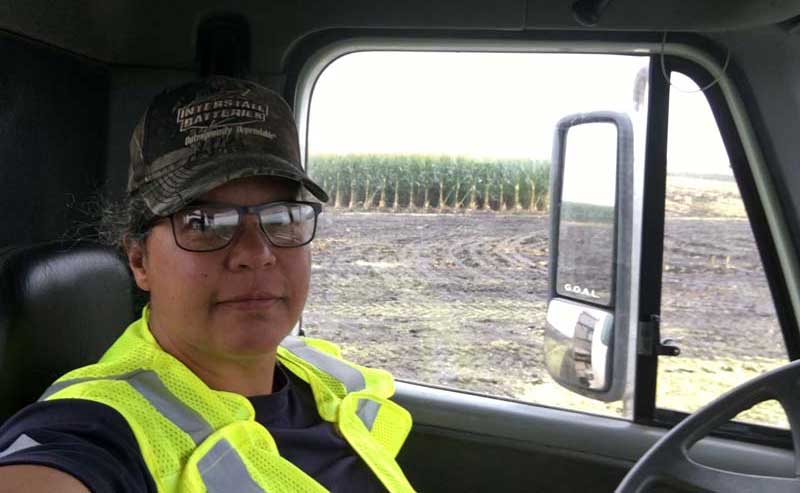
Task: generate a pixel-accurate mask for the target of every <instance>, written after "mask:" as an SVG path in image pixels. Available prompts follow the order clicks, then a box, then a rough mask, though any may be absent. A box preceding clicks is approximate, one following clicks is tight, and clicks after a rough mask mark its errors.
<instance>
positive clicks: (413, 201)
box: [308, 154, 550, 212]
mask: <svg viewBox="0 0 800 493" xmlns="http://www.w3.org/2000/svg"><path fill="white" fill-rule="evenodd" d="M308 170H309V173H310V175H311V177H312V179H313V180H314V181H315V182H317V183H318V184H320V185H321V186H322V187H323V188H324V189H325V190H326V191H327V192H328V194H329V195H330V201H329V202H328V205H330V206H333V207H336V208H340V209H349V210H372V211H398V210H403V211H415V212H444V211H456V210H492V211H510V212H511V211H519V212H523V211H528V212H534V211H545V210H547V203H548V186H549V180H550V163H549V162H547V161H533V160H525V159H515V160H489V159H475V158H466V157H457V156H437V155H402V154H401V155H394V154H392V155H389V154H346V155H316V156H311V157H310V159H309V165H308Z"/></svg>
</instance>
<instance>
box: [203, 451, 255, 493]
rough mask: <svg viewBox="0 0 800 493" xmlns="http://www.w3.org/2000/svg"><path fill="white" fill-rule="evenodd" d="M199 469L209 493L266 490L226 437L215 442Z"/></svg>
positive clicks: (238, 492) (244, 492) (252, 492)
mask: <svg viewBox="0 0 800 493" xmlns="http://www.w3.org/2000/svg"><path fill="white" fill-rule="evenodd" d="M197 469H198V470H199V471H200V477H202V478H203V483H205V485H206V489H207V490H208V493H228V492H230V491H235V492H236V493H263V492H264V490H263V489H261V487H260V486H258V484H257V483H256V482H255V481H253V478H251V477H250V473H248V472H247V468H246V467H245V465H244V461H242V458H241V457H240V456H239V453H238V452H236V449H234V448H233V447H232V446H231V444H230V442H228V441H227V440H225V439H224V438H223V439H222V440H220V441H218V442H217V443H215V444H214V446H213V447H212V448H211V450H209V451H208V452H207V453H206V455H204V456H203V458H202V459H200V461H199V462H198V463H197ZM234 485H235V486H234ZM232 488H233V489H232Z"/></svg>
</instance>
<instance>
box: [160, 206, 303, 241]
mask: <svg viewBox="0 0 800 493" xmlns="http://www.w3.org/2000/svg"><path fill="white" fill-rule="evenodd" d="M242 209H246V210H247V211H248V212H253V213H256V214H258V218H259V223H260V225H261V230H262V231H263V232H264V234H266V236H267V238H268V239H269V241H270V243H272V244H273V245H274V246H279V247H296V246H302V245H305V244H306V243H308V242H310V241H311V240H312V238H313V237H314V231H315V230H316V222H317V211H316V210H315V209H314V207H313V206H312V205H310V204H306V203H281V204H265V205H263V206H254V207H250V208H241V209H237V208H235V207H224V206H206V205H203V206H196V207H190V208H187V209H184V210H182V211H179V212H177V213H175V215H174V216H173V220H172V225H173V232H174V233H175V240H176V241H177V243H178V246H180V247H181V248H184V249H186V250H191V251H198V252H202V251H210V250H218V249H220V248H224V247H225V246H227V245H228V243H230V242H231V240H232V239H233V237H234V236H235V235H236V232H237V231H238V229H239V225H240V223H241V216H242V212H243V210H242Z"/></svg>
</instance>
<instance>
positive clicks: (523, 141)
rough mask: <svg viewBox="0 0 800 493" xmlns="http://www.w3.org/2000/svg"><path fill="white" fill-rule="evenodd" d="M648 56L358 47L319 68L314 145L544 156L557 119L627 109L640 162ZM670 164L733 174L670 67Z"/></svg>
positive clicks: (709, 125) (685, 84)
mask: <svg viewBox="0 0 800 493" xmlns="http://www.w3.org/2000/svg"><path fill="white" fill-rule="evenodd" d="M648 61H649V59H648V57H639V56H621V55H585V54H533V53H458V52H449V53H433V52H427V53H425V52H416V53H415V52H361V53H353V54H349V55H345V56H343V57H341V58H339V59H337V60H336V61H334V62H333V63H332V64H331V65H329V66H328V67H327V68H326V69H325V71H324V72H323V73H322V75H321V76H320V78H319V80H318V81H317V84H316V86H315V88H314V92H313V95H312V99H311V112H310V119H309V154H310V155H314V154H322V153H336V154H347V153H419V154H451V155H465V156H475V157H493V158H530V159H544V160H549V159H550V156H551V152H552V141H553V132H554V128H555V125H556V122H558V120H559V119H561V118H562V117H564V116H566V115H569V114H572V113H579V112H589V111H596V110H612V111H618V112H624V113H627V114H629V116H630V117H631V120H632V122H633V124H634V141H635V147H636V148H637V150H638V152H637V159H639V160H640V159H641V154H642V153H641V150H642V149H643V146H642V144H643V142H644V133H645V132H644V121H645V120H644V118H645V111H646V108H641V109H639V110H638V111H637V109H636V107H635V105H634V98H633V94H634V81H635V79H636V76H637V73H638V72H639V71H640V70H643V69H646V67H647V65H648ZM673 84H674V86H673V87H674V89H673V90H672V91H671V101H670V126H669V133H670V143H669V151H668V160H669V170H670V173H698V174H730V171H729V163H728V159H727V155H726V154H725V150H724V148H723V147H722V142H721V139H720V137H719V132H718V131H717V129H716V125H715V123H714V121H713V116H712V115H711V112H710V110H709V108H708V103H707V102H706V100H705V98H704V96H703V94H702V93H700V92H686V91H692V90H696V89H697V88H696V86H694V84H693V83H692V82H691V80H689V79H688V78H686V77H684V76H680V75H679V74H675V75H674V76H673Z"/></svg>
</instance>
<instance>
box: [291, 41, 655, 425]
mask: <svg viewBox="0 0 800 493" xmlns="http://www.w3.org/2000/svg"><path fill="white" fill-rule="evenodd" d="M648 64H649V58H648V57H644V56H643V57H633V56H611V55H577V54H521V53H515V54H502V53H431V52H427V53H410V52H362V53H355V54H350V55H347V56H344V57H341V58H339V59H337V60H336V61H335V62H333V63H332V64H331V65H329V66H328V68H326V69H325V71H324V72H323V73H322V75H321V76H320V77H319V79H318V80H317V82H316V84H315V86H314V93H313V96H312V99H311V104H310V114H309V128H308V137H309V139H308V145H309V147H308V156H309V158H308V168H309V171H310V173H311V174H312V176H313V177H314V178H315V180H317V182H318V183H321V184H323V186H324V187H325V188H326V189H327V190H328V192H329V193H330V195H331V201H330V203H329V204H328V206H327V208H326V210H325V213H324V214H323V217H322V218H321V224H320V230H319V233H318V237H317V239H316V240H315V242H314V245H313V253H312V255H313V268H314V275H313V281H312V282H313V285H312V288H311V293H310V297H309V300H308V303H307V308H306V311H305V314H304V319H303V323H304V330H305V332H306V333H307V334H309V335H312V336H317V337H322V338H326V339H330V340H333V341H336V342H337V343H339V344H340V345H341V346H342V348H343V352H344V355H345V357H347V358H349V359H352V360H354V361H356V362H359V363H361V364H365V365H369V366H376V367H381V368H385V369H387V370H389V371H391V372H392V373H393V374H394V375H395V376H396V377H397V378H399V379H403V380H410V381H417V382H422V383H427V384H433V385H440V386H446V387H450V388H456V389H461V390H466V391H471V392H477V393H481V394H486V395H491V396H498V397H506V398H513V399H518V400H523V401H528V402H535V403H540V404H546V405H552V406H560V407H568V408H572V409H577V410H582V411H590V412H598V413H604V414H611V415H621V414H622V404H621V403H611V404H603V403H599V402H596V401H591V400H589V399H585V398H582V397H580V396H577V395H575V394H572V393H570V392H569V391H567V390H565V389H562V388H561V387H559V386H558V385H556V384H555V383H553V382H552V380H550V377H549V376H548V375H547V372H546V370H545V366H544V362H543V358H544V354H543V348H542V341H543V331H544V327H545V323H546V321H545V315H546V309H547V307H546V303H547V296H548V231H549V226H548V211H547V207H548V196H547V194H548V186H549V183H548V180H549V173H550V169H549V168H550V164H549V160H550V154H551V150H552V140H553V132H554V129H555V125H556V122H557V121H558V120H559V119H560V118H562V117H563V116H565V115H567V114H572V113H578V112H587V111H596V110H611V111H617V112H626V113H629V114H630V115H631V117H632V120H633V121H634V122H644V118H643V115H644V113H645V112H646V102H644V101H643V99H642V97H641V95H642V93H643V91H641V88H642V87H643V81H642V74H646V73H647V67H648ZM587 81H591V90H587V87H586V84H587ZM637 88H638V90H637ZM636 131H637V132H639V133H640V135H643V134H644V128H643V125H642V128H637V129H636Z"/></svg>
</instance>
